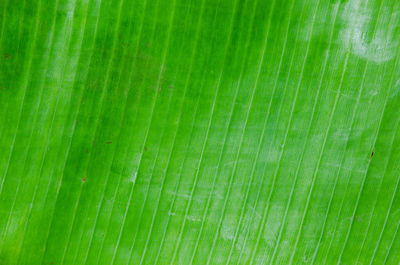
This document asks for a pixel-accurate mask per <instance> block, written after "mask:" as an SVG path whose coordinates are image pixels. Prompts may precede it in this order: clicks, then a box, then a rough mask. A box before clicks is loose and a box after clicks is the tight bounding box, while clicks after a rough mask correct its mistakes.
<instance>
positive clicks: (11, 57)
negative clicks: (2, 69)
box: [4, 53, 14, 60]
mask: <svg viewBox="0 0 400 265" xmlns="http://www.w3.org/2000/svg"><path fill="white" fill-rule="evenodd" d="M13 58H14V56H13V55H11V54H8V53H5V54H4V59H7V60H11V59H13Z"/></svg>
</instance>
